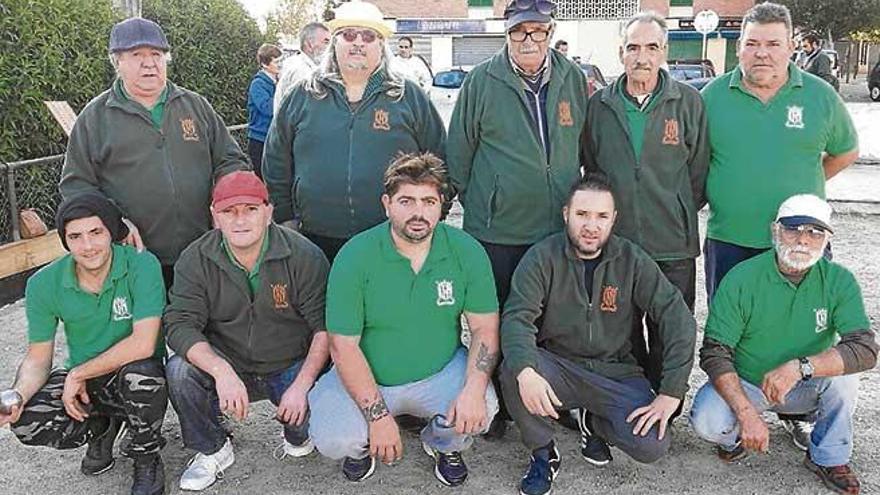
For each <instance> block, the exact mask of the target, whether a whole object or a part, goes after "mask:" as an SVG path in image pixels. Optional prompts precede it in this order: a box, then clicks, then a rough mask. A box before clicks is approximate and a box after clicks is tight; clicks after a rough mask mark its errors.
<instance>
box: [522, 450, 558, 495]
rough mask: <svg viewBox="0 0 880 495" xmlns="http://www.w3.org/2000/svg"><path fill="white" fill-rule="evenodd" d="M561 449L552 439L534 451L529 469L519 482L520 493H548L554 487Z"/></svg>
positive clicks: (524, 494)
mask: <svg viewBox="0 0 880 495" xmlns="http://www.w3.org/2000/svg"><path fill="white" fill-rule="evenodd" d="M560 463H561V461H560V456H559V451H558V450H556V444H554V443H553V442H552V441H551V442H550V443H548V444H547V445H546V446H544V447H541V448H540V449H536V450H534V451H532V457H531V459H530V460H529V470H528V471H526V474H525V476H523V477H522V480H521V481H520V482H519V493H520V495H547V494H549V493H550V490H552V489H553V480H555V479H556V475H557V474H559V465H560Z"/></svg>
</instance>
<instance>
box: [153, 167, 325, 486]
mask: <svg viewBox="0 0 880 495" xmlns="http://www.w3.org/2000/svg"><path fill="white" fill-rule="evenodd" d="M211 214H212V216H213V218H214V224H215V225H216V226H217V228H216V229H214V230H211V231H210V232H208V233H206V234H204V235H203V236H202V237H200V238H199V239H197V240H196V241H195V242H193V243H192V244H191V245H190V246H189V247H187V248H186V249H185V250H184V251H183V253H182V254H181V255H180V260H179V261H178V262H177V265H175V267H174V269H175V276H174V285H173V286H172V288H171V293H170V299H171V300H170V303H169V305H168V307H167V308H166V310H165V327H166V331H167V332H168V345H169V346H170V347H171V349H173V350H174V352H175V355H174V356H172V357H171V359H169V360H168V387H169V392H170V394H171V403H172V404H173V405H174V409H175V410H176V411H177V415H178V417H179V418H180V429H181V432H182V434H183V442H184V445H186V446H187V447H188V448H191V449H193V450H195V451H196V454H195V456H194V457H193V459H192V460H191V461H190V463H189V465H188V467H187V468H186V470H185V471H184V472H183V475H182V476H181V477H180V488H181V489H183V490H203V489H205V488H207V487H208V486H210V485H211V484H213V483H214V481H216V479H217V477H218V475H219V474H220V473H221V472H222V471H223V470H225V469H227V468H229V467H230V466H231V465H232V463H233V462H234V461H235V456H234V454H233V449H232V443H231V442H230V440H229V435H228V433H227V431H226V429H225V428H224V427H223V426H222V424H221V422H220V418H219V416H220V414H221V412H222V413H227V414H230V415H232V416H234V417H235V418H237V419H238V420H243V419H244V418H245V417H246V416H247V413H248V404H249V403H250V401H258V400H264V399H269V400H270V401H271V402H272V404H274V405H275V406H276V407H277V410H276V413H275V419H276V420H277V421H279V422H280V423H281V424H283V425H284V432H283V439H282V443H281V445H279V446H278V448H277V449H276V456H281V457H283V456H287V455H289V456H293V457H302V456H306V455H308V454H309V453H311V452H312V450H314V447H313V446H312V442H311V440H310V439H309V428H308V425H309V423H308V417H309V414H308V404H307V399H306V398H307V394H308V392H309V390H310V389H311V388H312V384H313V383H314V382H315V379H316V378H317V377H318V375H319V374H320V372H321V370H322V369H323V368H324V366H325V365H326V364H327V360H328V357H329V351H328V348H327V332H326V331H325V327H324V291H325V289H326V286H327V274H328V272H329V270H330V266H329V263H328V262H327V258H325V257H324V254H323V253H322V252H321V250H320V249H318V247H317V246H315V245H314V244H312V243H311V242H310V241H309V240H308V239H306V238H305V237H303V236H302V235H300V234H298V233H297V232H294V231H292V230H289V229H286V228H283V227H279V226H277V225H275V224H273V223H272V206H271V205H270V204H269V192H268V191H267V189H266V186H265V184H263V182H262V181H261V180H260V179H259V178H258V177H257V176H256V174H254V173H253V172H246V171H237V172H233V173H231V174H228V175H225V176H223V177H222V178H221V179H220V180H219V181H218V182H217V185H216V186H215V188H214V193H213V202H212V204H211Z"/></svg>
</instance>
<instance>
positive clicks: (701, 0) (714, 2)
mask: <svg viewBox="0 0 880 495" xmlns="http://www.w3.org/2000/svg"><path fill="white" fill-rule="evenodd" d="M753 5H755V2H754V0H694V13H697V12H700V11H701V10H714V11H715V13H717V14H718V15H719V16H721V17H740V18H741V17H742V16H743V14H745V13H746V11H747V10H749V9H750V8H752V6H753Z"/></svg>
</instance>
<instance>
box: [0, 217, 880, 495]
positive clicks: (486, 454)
mask: <svg viewBox="0 0 880 495" xmlns="http://www.w3.org/2000/svg"><path fill="white" fill-rule="evenodd" d="M455 220H457V215H454V216H453V222H454V221H455ZM704 220H705V219H704ZM835 230H836V231H837V232H838V234H837V235H836V237H835V239H834V254H835V259H836V260H838V261H840V262H841V263H843V264H844V265H846V266H848V267H849V268H850V269H851V270H852V271H853V272H854V273H855V274H856V276H857V278H858V279H859V281H860V283H861V285H862V289H863V293H864V296H865V302H866V308H867V311H868V314H869V315H871V320H872V322H873V327H874V328H875V329H876V327H877V325H876V322H877V315H878V314H880V291H878V285H880V265H878V264H877V262H876V260H875V259H874V258H873V257H872V256H870V254H872V253H874V254H875V253H876V251H874V246H876V245H877V243H878V242H880V217H877V216H870V215H857V214H844V215H839V216H838V217H837V218H836V229H835ZM700 278H702V277H700ZM698 287H702V280H698ZM701 296H702V294H701ZM698 299H699V300H698V302H697V320H698V321H699V322H700V323H701V324H702V323H703V322H704V321H705V319H706V306H705V301H704V299H703V298H702V297H699V298H698ZM0 328H2V329H4V330H5V331H3V332H2V333H0V377H2V378H0V383H2V382H6V381H8V380H10V379H11V378H12V376H13V374H14V372H15V367H16V366H17V363H18V361H19V360H20V358H21V356H22V355H23V352H24V350H25V344H24V342H25V317H24V304H23V301H19V302H17V303H15V304H12V305H9V306H7V307H5V308H2V309H0ZM59 347H60V346H59ZM60 360H61V356H60V355H59V356H58V362H60ZM705 380H706V377H705V375H704V374H703V373H702V371H700V370H699V369H698V368H695V370H694V373H693V375H692V377H691V385H692V390H691V394H689V396H688V398H687V401H688V404H687V406H686V408H687V409H689V406H690V404H689V403H690V400H691V399H692V394H693V392H694V391H695V389H696V388H697V387H698V386H699V385H701V384H702V383H704V382H705ZM861 381H862V389H861V390H862V391H861V396H860V398H861V400H860V401H859V409H858V411H857V413H856V418H855V428H856V429H855V438H854V444H855V450H854V454H853V466H854V467H855V469H856V470H857V471H858V472H859V473H861V480H862V486H863V493H878V492H880V469H878V467H880V453H878V452H877V451H874V450H872V447H871V445H875V446H876V445H877V444H880V430H878V429H877V428H874V427H873V426H872V425H874V424H876V423H880V392H878V390H880V373H878V371H877V370H876V369H875V370H872V371H870V372H866V373H864V374H862V380H861ZM272 413H273V411H272V409H271V407H270V406H269V404H268V403H266V402H263V403H257V404H255V405H254V406H252V408H251V411H250V415H249V416H248V418H247V419H246V420H245V421H243V422H241V423H239V424H236V425H235V438H234V445H235V449H236V453H237V454H238V459H237V461H236V463H235V464H234V465H233V466H232V467H231V468H230V469H229V470H228V471H227V472H226V473H225V477H224V478H223V479H222V480H221V481H219V482H218V483H217V484H215V485H214V486H213V487H211V488H209V489H208V490H206V491H205V493H207V494H251V493H259V494H261V495H270V494H282V493H307V494H317V493H333V494H336V493H341V494H345V493H351V494H355V493H357V494H386V493H395V494H412V493H422V494H426V493H467V494H480V495H485V494H496V493H497V494H505V493H516V487H517V483H518V480H519V478H520V476H521V475H522V473H523V471H524V469H525V467H526V465H527V458H528V454H527V452H526V450H525V448H524V447H522V445H521V443H520V442H519V438H518V433H517V432H516V430H515V429H514V430H512V431H511V432H509V433H508V434H507V436H506V437H505V438H504V439H503V440H502V441H500V442H493V443H490V442H487V441H484V440H482V439H478V440H477V441H476V442H475V444H474V446H473V448H472V449H471V450H469V451H467V452H466V453H465V459H466V461H467V463H468V466H469V467H470V478H469V479H468V481H467V483H465V485H464V486H462V487H460V488H456V489H449V488H446V487H443V486H442V485H441V484H440V483H439V482H438V481H436V480H435V479H434V477H433V476H432V474H431V469H432V468H433V466H432V463H431V461H430V459H429V458H428V457H427V456H425V454H424V453H422V452H421V449H420V448H419V446H418V441H417V436H416V435H415V434H414V433H412V432H408V433H405V434H404V443H405V449H406V453H405V457H404V459H403V460H402V461H401V462H400V463H398V464H397V465H395V466H393V467H387V466H380V467H379V469H378V471H377V473H376V474H375V475H374V476H373V477H372V478H370V479H369V480H367V481H366V482H364V483H361V484H357V485H354V484H351V483H348V482H346V481H345V480H344V478H343V477H342V474H341V473H340V471H339V465H338V463H336V462H334V461H331V460H328V459H325V458H322V457H320V456H318V455H316V454H313V455H312V456H309V457H307V458H305V459H296V460H290V459H288V460H285V461H282V462H279V461H276V460H275V459H273V457H272V451H273V449H274V448H275V447H276V446H277V445H278V442H279V434H280V431H279V428H278V426H277V423H276V422H274V421H271V420H270V419H269V417H270V416H271V414H272ZM768 421H769V422H770V429H771V453H770V454H769V455H752V456H750V457H748V458H747V459H745V460H744V461H741V462H739V463H737V464H734V465H725V464H723V463H722V462H721V461H719V460H718V459H716V458H715V456H714V455H713V453H712V452H713V451H712V447H711V446H710V445H708V444H707V443H705V442H702V441H701V440H699V439H698V438H697V437H696V436H695V435H694V434H693V432H692V431H691V430H690V428H689V426H688V425H687V423H686V421H684V420H679V421H677V422H676V423H675V424H674V426H673V428H672V435H673V443H672V450H671V452H670V453H669V455H668V456H667V457H665V458H663V459H661V460H660V461H659V462H657V463H656V464H653V465H649V466H645V465H639V464H637V463H635V462H633V461H631V460H630V459H629V458H627V456H626V455H625V454H623V453H622V452H620V451H618V450H616V449H613V453H614V456H615V460H614V462H613V463H611V465H609V466H607V467H605V468H603V469H597V468H592V467H590V466H589V465H587V463H585V462H584V461H583V460H582V459H580V458H579V455H578V453H577V439H576V435H575V434H574V433H573V432H570V431H567V430H564V429H561V428H560V429H559V431H558V437H557V444H558V445H559V447H560V450H561V452H562V460H563V464H562V470H561V473H560V475H559V477H558V478H557V481H556V483H555V490H554V493H557V494H576V493H577V494H580V493H607V492H609V491H611V492H613V493H624V494H629V493H632V494H641V493H654V494H670V495H671V494H682V493H694V494H697V493H700V494H702V493H707V492H714V493H719V494H726V493H730V494H742V493H752V494H758V493H761V494H763V493H779V494H782V493H785V494H788V495H794V494H815V493H826V492H825V490H824V488H823V486H822V485H821V483H820V482H819V481H818V480H817V478H815V476H814V475H813V474H811V473H809V472H808V471H807V470H806V469H804V468H803V467H802V465H801V461H802V459H803V454H801V453H800V452H799V451H797V450H795V448H794V447H793V446H792V445H791V443H790V442H789V440H788V437H787V436H786V434H785V432H784V430H783V429H782V427H781V425H780V424H779V423H778V422H777V421H776V420H775V419H772V418H769V417H768ZM164 431H165V435H166V437H167V438H168V440H169V442H168V446H167V447H166V448H165V450H164V451H163V456H164V459H165V465H166V474H167V487H168V493H179V490H178V489H177V480H178V477H179V476H180V474H181V472H182V471H183V469H184V466H185V464H186V461H187V459H188V458H189V457H190V456H191V455H192V453H191V452H189V451H186V450H185V449H184V448H183V446H182V442H181V440H180V430H179V427H178V422H177V417H176V415H175V414H174V412H173V411H172V410H171V408H169V412H168V416H167V418H166V422H165V427H164ZM0 450H2V452H5V454H4V455H2V456H0V486H3V487H4V490H3V492H4V493H16V494H37V493H40V494H47V495H61V494H67V493H95V494H109V493H128V489H129V484H130V476H131V461H129V460H127V459H120V461H119V462H118V464H117V466H116V467H115V468H114V469H113V470H111V471H109V472H108V473H106V474H104V475H102V476H100V477H98V478H88V477H85V476H83V475H81V474H80V472H79V461H80V458H81V456H82V454H83V453H84V448H81V449H78V450H76V451H67V452H57V451H52V450H49V449H44V448H28V447H24V446H22V445H21V444H20V443H18V442H17V441H16V440H15V439H14V438H13V437H12V434H11V433H10V432H9V430H8V429H6V428H4V429H0Z"/></svg>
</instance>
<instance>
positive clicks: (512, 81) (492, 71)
mask: <svg viewBox="0 0 880 495" xmlns="http://www.w3.org/2000/svg"><path fill="white" fill-rule="evenodd" d="M548 52H549V53H548V57H550V60H548V61H547V62H546V63H548V64H549V66H548V67H547V68H548V69H549V68H550V67H552V68H553V69H552V70H553V75H552V76H551V78H550V82H549V83H548V84H553V81H556V80H559V81H563V80H565V78H566V77H567V76H568V72H569V71H571V70H572V64H571V63H563V62H564V61H565V57H563V56H562V55H561V54H560V53H559V52H557V51H556V50H549V51H548ZM488 64H489V66H488V68H487V72H488V73H489V75H491V76H492V77H494V78H496V79H498V80H501V81H504V83H506V84H507V85H508V86H510V87H511V88H513V89H514V90H516V91H517V92H521V91H522V89H523V81H522V80H521V79H520V77H519V76H518V75H517V74H516V72H515V71H514V68H513V65H512V62H511V58H510V55H509V52H508V48H507V43H504V46H503V47H501V50H499V51H498V52H497V53H496V54H495V55H493V56H492V58H491V59H489V62H488ZM557 73H558V77H557Z"/></svg>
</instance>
